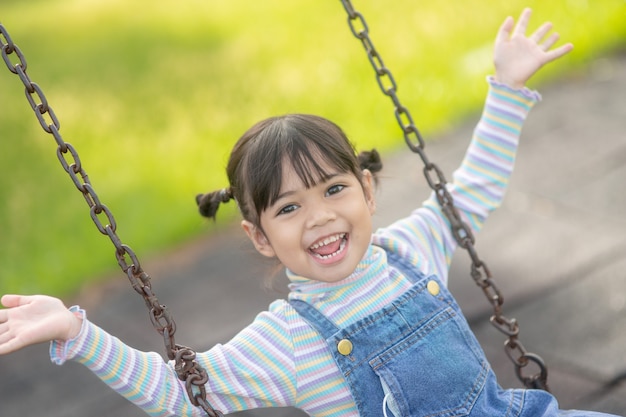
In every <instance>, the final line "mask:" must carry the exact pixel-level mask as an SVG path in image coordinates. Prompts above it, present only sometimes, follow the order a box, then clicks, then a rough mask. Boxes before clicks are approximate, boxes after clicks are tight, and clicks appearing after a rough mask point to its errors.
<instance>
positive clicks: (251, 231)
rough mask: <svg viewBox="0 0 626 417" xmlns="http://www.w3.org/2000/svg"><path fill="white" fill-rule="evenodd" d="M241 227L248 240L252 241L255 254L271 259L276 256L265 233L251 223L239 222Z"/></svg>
mask: <svg viewBox="0 0 626 417" xmlns="http://www.w3.org/2000/svg"><path fill="white" fill-rule="evenodd" d="M241 227H242V228H243V230H244V231H245V232H246V235H248V238H250V240H251V241H252V244H253V245H254V247H255V249H256V250H257V252H259V253H260V254H261V255H263V256H267V257H268V258H273V257H275V256H276V252H274V248H272V245H271V244H270V241H269V240H267V237H266V236H265V233H263V231H262V230H260V229H259V228H258V227H257V226H255V225H254V224H253V223H252V222H249V221H248V220H242V221H241Z"/></svg>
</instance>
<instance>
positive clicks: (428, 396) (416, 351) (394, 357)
mask: <svg viewBox="0 0 626 417" xmlns="http://www.w3.org/2000/svg"><path fill="white" fill-rule="evenodd" d="M369 364H370V366H371V367H372V369H373V370H374V372H375V373H376V374H377V375H378V377H379V378H380V379H381V382H382V383H383V386H386V387H387V388H388V389H389V391H390V394H391V395H392V396H393V399H394V403H395V404H394V405H395V406H396V407H397V411H398V412H399V413H400V415H401V416H402V417H409V416H429V417H435V416H436V417H444V416H447V417H451V416H465V415H468V414H469V413H470V412H471V410H472V407H473V405H474V403H475V401H476V398H477V397H478V396H479V394H480V392H481V390H482V389H483V386H484V384H485V380H486V379H487V375H488V374H489V365H488V363H487V361H486V359H485V358H484V355H483V354H482V350H481V349H480V346H479V345H478V342H477V341H476V340H475V338H474V336H473V334H472V333H471V331H470V330H469V327H468V326H467V323H466V322H465V320H464V319H463V318H462V317H460V316H459V315H458V314H457V313H456V312H455V311H454V309H452V308H451V307H448V308H445V309H443V310H442V311H440V312H439V313H437V314H436V315H434V316H432V317H431V318H430V319H429V320H428V321H426V322H424V323H423V325H421V326H420V327H418V328H417V329H415V330H414V331H413V332H411V333H410V334H407V335H406V336H405V337H404V338H402V339H401V340H399V341H398V342H396V343H394V344H393V345H392V346H390V347H389V348H388V349H385V350H384V351H383V352H381V353H380V354H379V355H377V356H375V357H374V358H372V359H371V360H370V361H369ZM396 407H394V408H396ZM396 417H400V416H396Z"/></svg>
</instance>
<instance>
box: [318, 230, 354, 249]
mask: <svg viewBox="0 0 626 417" xmlns="http://www.w3.org/2000/svg"><path fill="white" fill-rule="evenodd" d="M345 236H346V234H345V233H340V234H338V235H335V236H329V237H327V238H326V239H324V240H320V241H319V242H317V243H315V244H313V246H311V249H317V248H319V247H322V246H326V245H328V244H329V243H333V242H336V241H338V240H339V239H343V238H344V237H345Z"/></svg>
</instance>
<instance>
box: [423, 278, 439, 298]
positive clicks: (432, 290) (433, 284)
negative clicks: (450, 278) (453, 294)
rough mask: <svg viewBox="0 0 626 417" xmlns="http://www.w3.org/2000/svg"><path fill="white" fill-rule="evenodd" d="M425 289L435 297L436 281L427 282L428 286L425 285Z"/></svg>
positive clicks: (437, 291)
mask: <svg viewBox="0 0 626 417" xmlns="http://www.w3.org/2000/svg"><path fill="white" fill-rule="evenodd" d="M426 288H427V289H428V292H429V293H431V294H432V295H437V294H439V290H440V288H439V284H438V283H437V281H428V284H426Z"/></svg>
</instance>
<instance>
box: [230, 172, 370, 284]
mask: <svg viewBox="0 0 626 417" xmlns="http://www.w3.org/2000/svg"><path fill="white" fill-rule="evenodd" d="M321 165H322V168H323V169H324V171H325V172H327V173H329V174H330V175H329V176H328V178H326V179H321V180H320V181H318V182H317V184H315V185H314V186H312V187H311V188H306V186H305V185H304V184H303V182H302V180H301V179H300V178H299V177H298V175H297V174H296V173H295V172H294V170H293V167H291V165H290V164H285V165H284V167H285V169H283V173H282V185H281V189H280V194H279V197H278V199H277V200H276V202H275V203H274V204H272V205H271V206H269V207H268V208H267V209H266V210H265V211H263V212H262V213H261V216H260V224H261V228H262V230H261V228H258V227H256V226H255V225H253V224H252V223H251V222H249V221H247V220H244V221H243V222H242V226H243V228H244V230H245V231H246V233H247V234H248V236H249V237H250V239H251V240H252V242H253V243H254V246H255V247H256V249H257V250H258V251H259V252H260V253H261V254H262V255H265V256H268V257H274V256H275V257H277V258H278V259H279V260H280V261H281V262H282V264H283V265H284V266H285V267H286V268H288V269H289V270H290V271H292V272H293V273H295V274H297V275H300V276H303V277H306V278H309V279H313V280H316V281H324V282H336V281H339V280H342V279H344V278H346V277H347V276H348V275H350V274H351V273H352V272H353V271H354V270H355V269H356V266H357V265H358V263H359V262H360V261H361V259H362V258H363V256H364V255H365V252H366V250H367V247H368V245H369V243H370V238H371V233H372V215H373V214H374V211H375V201H374V198H373V189H372V175H371V173H370V172H369V171H367V170H365V171H364V175H363V185H361V182H359V180H358V179H357V178H356V177H355V176H354V174H352V173H344V172H337V170H336V169H333V168H332V167H330V166H328V165H327V164H323V163H322V164H321Z"/></svg>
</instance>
